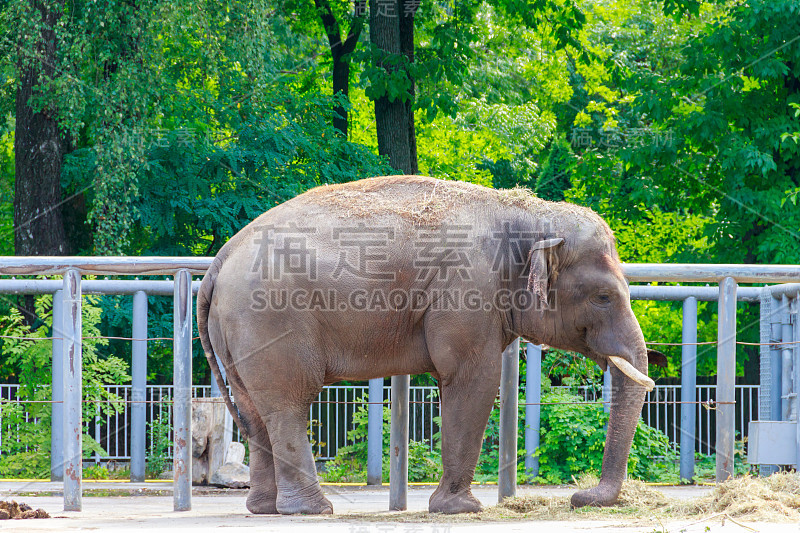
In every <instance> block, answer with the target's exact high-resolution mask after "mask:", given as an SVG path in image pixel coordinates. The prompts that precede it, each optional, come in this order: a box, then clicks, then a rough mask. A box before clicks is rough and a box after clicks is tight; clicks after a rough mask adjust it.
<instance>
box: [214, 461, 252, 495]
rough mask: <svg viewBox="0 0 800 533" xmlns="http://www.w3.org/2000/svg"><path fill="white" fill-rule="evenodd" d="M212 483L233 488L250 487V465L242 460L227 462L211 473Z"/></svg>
mask: <svg viewBox="0 0 800 533" xmlns="http://www.w3.org/2000/svg"><path fill="white" fill-rule="evenodd" d="M211 484H212V485H217V486H220V487H228V488H232V489H246V488H248V487H250V467H248V466H246V465H243V464H242V463H240V462H236V463H225V464H224V465H222V466H221V467H219V469H218V470H217V471H216V472H214V473H213V474H212V475H211Z"/></svg>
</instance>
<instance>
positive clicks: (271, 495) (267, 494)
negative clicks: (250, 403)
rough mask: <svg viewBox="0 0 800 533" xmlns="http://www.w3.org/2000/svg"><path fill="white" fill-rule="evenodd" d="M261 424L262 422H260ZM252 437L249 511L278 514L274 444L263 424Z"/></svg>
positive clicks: (248, 496)
mask: <svg viewBox="0 0 800 533" xmlns="http://www.w3.org/2000/svg"><path fill="white" fill-rule="evenodd" d="M259 422H260V421H259ZM258 425H259V426H260V428H259V431H258V433H256V434H255V435H253V436H252V437H250V440H249V443H250V493H249V494H248V495H247V510H248V511H250V512H251V513H253V514H277V513H278V506H277V499H278V486H277V484H276V482H275V461H274V460H273V458H272V443H271V442H270V440H269V435H268V433H267V428H266V427H265V426H264V425H263V424H258Z"/></svg>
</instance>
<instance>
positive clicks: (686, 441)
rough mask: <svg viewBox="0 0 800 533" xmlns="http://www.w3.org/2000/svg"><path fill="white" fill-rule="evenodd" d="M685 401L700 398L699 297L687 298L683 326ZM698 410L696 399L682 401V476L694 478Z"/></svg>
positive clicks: (682, 362) (682, 351)
mask: <svg viewBox="0 0 800 533" xmlns="http://www.w3.org/2000/svg"><path fill="white" fill-rule="evenodd" d="M681 342H682V343H683V347H682V348H681V401H682V402H694V401H697V345H696V344H694V343H696V342H697V299H696V298H694V297H691V296H690V297H689V298H686V299H685V300H684V301H683V329H682V335H681ZM695 424H696V412H695V405H694V404H693V403H682V404H681V439H680V441H681V480H682V481H684V482H687V483H688V482H691V481H692V478H693V477H694V451H695V441H696V439H695Z"/></svg>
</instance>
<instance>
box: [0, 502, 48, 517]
mask: <svg viewBox="0 0 800 533" xmlns="http://www.w3.org/2000/svg"><path fill="white" fill-rule="evenodd" d="M23 518H50V515H49V514H47V511H45V510H44V509H36V510H34V509H33V507H31V506H30V505H27V504H25V503H17V502H15V501H13V500H12V501H10V502H3V501H0V520H10V519H15V520H19V519H23Z"/></svg>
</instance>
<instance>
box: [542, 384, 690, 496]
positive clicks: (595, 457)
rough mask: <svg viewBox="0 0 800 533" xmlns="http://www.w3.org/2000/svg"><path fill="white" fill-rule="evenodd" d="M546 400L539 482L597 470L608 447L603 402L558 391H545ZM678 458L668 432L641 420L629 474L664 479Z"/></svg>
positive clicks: (565, 479) (563, 480)
mask: <svg viewBox="0 0 800 533" xmlns="http://www.w3.org/2000/svg"><path fill="white" fill-rule="evenodd" d="M542 402H543V403H545V404H546V403H553V405H543V406H542V418H541V438H540V447H539V451H538V456H539V478H538V480H539V481H541V482H544V483H556V484H563V483H569V482H570V481H572V478H573V476H578V475H580V474H583V473H587V472H593V473H599V472H600V469H601V467H602V464H603V452H604V450H605V440H606V431H605V429H604V427H605V425H606V424H607V423H608V415H607V414H606V413H605V412H604V411H603V407H602V404H600V403H587V402H582V401H581V399H580V398H579V397H577V396H575V395H574V394H571V393H569V392H566V391H564V390H559V389H552V390H551V391H549V392H547V393H545V394H543V395H542ZM564 443H569V445H568V446H566V445H565V444H564ZM676 460H677V452H676V451H675V449H674V448H673V446H672V445H671V444H670V442H669V439H668V438H667V436H666V435H665V434H664V433H662V432H661V431H659V430H657V429H655V428H652V427H650V426H648V425H646V424H645V423H644V422H642V421H641V420H640V421H639V425H638V426H637V428H636V435H635V436H634V439H633V445H632V446H631V453H630V456H629V459H628V474H629V475H630V476H631V477H633V478H635V479H641V480H644V481H662V480H665V479H663V478H664V474H665V473H666V472H668V471H669V469H670V466H671V465H673V464H674V463H675V461H676ZM666 481H669V480H666Z"/></svg>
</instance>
